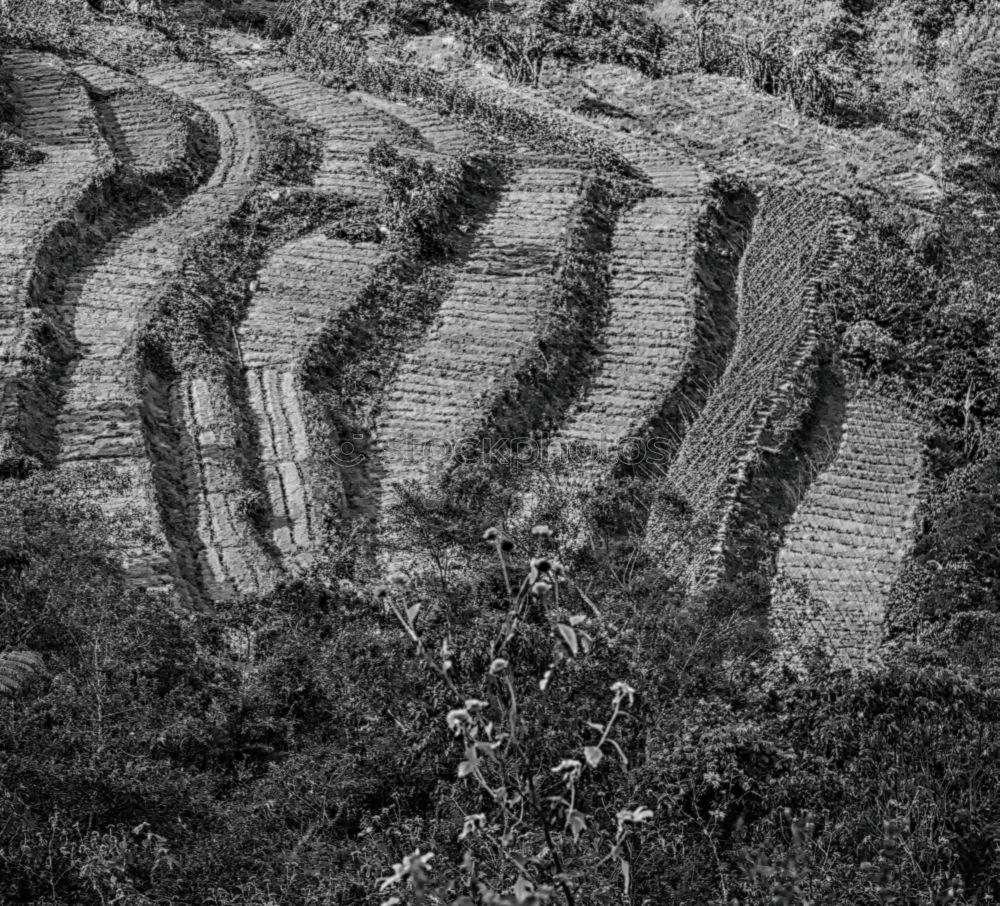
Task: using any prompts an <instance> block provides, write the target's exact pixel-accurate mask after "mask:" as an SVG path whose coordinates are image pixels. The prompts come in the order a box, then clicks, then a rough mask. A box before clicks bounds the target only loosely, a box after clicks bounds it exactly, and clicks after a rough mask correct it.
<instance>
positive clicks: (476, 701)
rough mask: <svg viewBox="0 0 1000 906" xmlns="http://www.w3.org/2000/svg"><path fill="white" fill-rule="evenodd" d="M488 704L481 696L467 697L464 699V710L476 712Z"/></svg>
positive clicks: (471, 712)
mask: <svg viewBox="0 0 1000 906" xmlns="http://www.w3.org/2000/svg"><path fill="white" fill-rule="evenodd" d="M489 704H490V703H489V702H484V701H483V700H482V699H481V698H467V699H466V700H465V710H466V711H468V712H469V714H476V713H477V712H479V711H482V710H483V708H488V707H489Z"/></svg>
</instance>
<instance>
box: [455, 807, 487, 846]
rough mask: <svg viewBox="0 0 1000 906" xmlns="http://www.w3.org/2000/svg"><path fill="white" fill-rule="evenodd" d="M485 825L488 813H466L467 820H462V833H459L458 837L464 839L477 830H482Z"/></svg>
mask: <svg viewBox="0 0 1000 906" xmlns="http://www.w3.org/2000/svg"><path fill="white" fill-rule="evenodd" d="M485 826H486V815H484V814H483V813H482V812H480V813H479V814H478V815H466V817H465V821H463V822H462V833H460V834H459V835H458V839H459V840H464V839H465V838H466V837H470V836H472V834H474V833H476V832H477V831H480V830H482V829H483V828H484V827H485Z"/></svg>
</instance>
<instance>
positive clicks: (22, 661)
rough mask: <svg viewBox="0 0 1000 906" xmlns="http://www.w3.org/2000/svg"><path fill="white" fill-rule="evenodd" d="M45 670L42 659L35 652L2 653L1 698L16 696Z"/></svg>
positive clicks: (0, 663)
mask: <svg viewBox="0 0 1000 906" xmlns="http://www.w3.org/2000/svg"><path fill="white" fill-rule="evenodd" d="M44 669H45V665H44V662H43V661H42V659H41V657H40V656H39V655H38V654H36V653H35V652H33V651H6V652H3V653H0V696H3V695H7V696H10V695H15V694H16V693H18V692H19V691H20V690H21V689H22V688H23V687H24V686H25V685H26V684H27V683H28V682H29V681H30V680H31V679H32V678H34V677H35V676H38V675H39V674H40V673H42V672H43V671H44Z"/></svg>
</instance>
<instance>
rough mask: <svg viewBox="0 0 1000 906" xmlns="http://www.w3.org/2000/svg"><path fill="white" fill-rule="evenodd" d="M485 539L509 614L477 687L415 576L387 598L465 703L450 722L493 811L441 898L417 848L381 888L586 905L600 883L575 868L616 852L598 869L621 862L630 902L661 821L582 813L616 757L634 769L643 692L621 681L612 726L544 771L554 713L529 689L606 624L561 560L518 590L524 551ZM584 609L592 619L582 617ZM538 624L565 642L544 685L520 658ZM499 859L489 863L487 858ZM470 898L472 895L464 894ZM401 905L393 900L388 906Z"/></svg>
mask: <svg viewBox="0 0 1000 906" xmlns="http://www.w3.org/2000/svg"><path fill="white" fill-rule="evenodd" d="M532 534H533V536H534V538H535V539H536V542H537V543H540V544H541V545H543V546H544V545H545V542H546V541H547V540H548V539H549V538H550V537H551V531H550V529H549V528H548V526H546V525H538V526H535V528H534V529H533V530H532ZM483 540H484V541H485V542H486V543H488V544H490V545H491V546H492V547H493V548H494V550H495V552H496V555H497V558H498V560H499V563H500V567H501V570H502V573H503V576H504V582H505V585H506V588H507V597H508V610H507V614H506V617H505V618H504V620H503V622H502V624H501V626H500V630H499V632H498V633H497V634H496V635H495V636H494V637H493V639H492V641H491V642H490V644H489V652H488V653H489V665H488V667H487V668H486V671H485V675H484V676H482V677H480V678H478V679H477V680H476V681H475V683H474V684H470V680H472V679H473V677H472V676H467V677H465V682H461V680H460V679H459V678H458V676H457V673H458V671H457V670H456V661H457V660H458V659H459V658H461V657H462V652H461V651H459V650H456V649H453V645H452V643H450V642H449V640H448V638H447V637H445V639H444V640H443V641H442V644H441V647H440V650H439V652H438V653H437V654H432V653H431V649H430V648H429V647H428V644H427V643H426V641H425V639H424V638H423V636H422V635H421V633H420V632H419V631H418V629H417V620H418V618H419V614H420V610H421V603H420V602H419V601H416V602H415V603H409V599H408V596H407V592H406V588H407V582H406V578H405V577H404V576H402V575H396V576H394V577H393V580H392V584H391V586H390V587H383V588H381V589H379V590H378V592H377V596H378V597H379V598H380V599H382V600H383V601H385V603H386V606H387V607H388V608H389V609H390V611H391V612H392V613H393V615H394V616H395V617H396V619H397V620H398V622H399V624H400V625H401V626H402V628H403V630H404V631H405V632H406V634H407V636H409V638H410V639H411V641H412V642H413V643H414V645H415V647H416V651H417V654H418V656H419V657H420V658H421V659H422V660H423V662H424V663H425V664H426V666H427V667H428V668H429V669H430V670H431V671H432V672H433V674H434V675H435V676H436V677H437V678H438V680H439V681H440V682H441V683H442V684H443V685H444V687H445V688H446V689H447V690H448V693H449V695H450V698H451V700H452V703H453V704H454V707H453V708H452V709H451V710H449V711H448V712H447V714H446V716H445V720H446V722H447V725H448V729H449V730H450V731H451V732H452V733H453V734H454V736H455V737H456V738H457V739H458V740H459V745H460V748H461V750H462V758H461V760H460V761H459V763H458V767H457V774H458V778H459V780H465V781H467V783H468V784H469V785H470V786H472V787H474V788H476V789H477V792H478V794H479V798H480V799H481V800H482V802H483V804H484V805H485V807H486V808H485V810H484V811H482V812H477V813H475V814H468V815H466V816H465V817H464V818H463V821H462V831H461V833H460V834H459V836H458V842H460V843H463V844H464V850H465V851H464V854H463V857H462V862H461V879H460V881H457V882H456V881H453V882H452V883H450V884H448V885H446V886H444V887H440V888H437V889H436V890H432V888H431V887H430V884H429V875H430V870H429V864H430V860H431V858H432V857H433V853H423V854H421V853H420V851H419V850H417V851H415V852H414V853H413V854H412V855H411V856H408V857H406V858H405V859H403V861H402V862H400V863H397V865H396V866H395V868H394V870H393V873H392V874H391V875H390V876H389V877H387V878H385V879H384V880H383V882H382V885H381V889H382V890H383V891H385V890H388V889H391V888H394V887H396V886H397V885H399V884H401V883H403V882H406V883H407V884H408V885H409V886H410V887H411V888H412V889H413V890H414V892H415V894H416V897H417V899H416V902H418V903H430V902H434V901H435V900H434V899H432V897H446V898H447V900H448V902H450V903H452V904H453V906H472V904H473V903H475V902H489V903H494V904H497V906H500V904H512V906H513V904H517V903H529V904H541V903H548V902H553V901H558V900H559V899H562V900H563V901H564V902H565V903H566V904H567V906H574V904H575V903H578V902H587V901H588V900H584V899H583V896H584V894H583V891H584V890H590V893H589V894H588V895H589V896H593V895H594V891H593V884H594V881H595V879H594V878H593V877H590V878H587V877H585V872H584V871H583V869H582V866H580V867H578V866H577V865H576V864H574V862H575V860H576V859H577V858H579V857H580V856H581V855H582V854H589V853H593V852H595V851H600V850H605V854H604V856H603V857H602V858H599V859H598V861H597V862H596V863H595V864H594V865H593V866H592V868H591V869H590V872H588V873H591V872H593V871H596V870H598V869H600V868H601V867H602V866H603V865H604V864H606V863H609V862H610V863H611V864H614V865H617V868H618V870H619V871H620V873H621V877H622V883H623V887H624V894H625V896H627V895H628V892H629V887H630V884H631V862H630V855H629V853H630V848H629V838H630V835H631V832H632V829H633V827H635V826H636V825H640V824H642V823H643V822H644V821H646V820H648V819H649V818H651V817H652V815H653V813H652V812H651V811H650V810H649V809H647V808H644V807H642V806H638V807H632V808H621V809H619V810H618V811H617V813H616V817H615V825H614V826H613V828H611V827H607V826H603V827H602V825H601V822H600V821H599V820H597V819H595V818H594V817H593V816H590V815H587V814H585V813H584V812H583V811H582V810H581V800H582V787H583V784H584V781H585V779H586V777H587V776H588V775H589V774H590V773H591V772H595V771H597V770H598V769H600V767H601V765H602V763H604V762H605V759H606V758H608V756H611V757H615V756H617V758H618V760H619V763H620V767H621V769H622V770H625V771H627V770H628V768H629V760H628V757H627V755H626V754H625V751H624V749H623V748H622V746H621V744H620V743H619V741H618V740H617V739H616V738H615V730H616V724H618V723H620V722H621V721H622V720H623V719H624V718H625V717H627V716H628V714H629V711H630V709H631V708H632V706H633V705H634V703H635V694H636V693H635V689H633V688H632V687H631V686H629V685H628V684H627V683H625V682H623V681H620V680H619V681H616V682H615V683H613V684H612V685H611V693H612V696H611V710H610V714H609V715H608V716H607V717H606V718H605V719H604V720H603V722H598V721H594V720H587V721H586V725H587V727H588V728H589V732H588V733H587V734H585V735H584V737H583V739H581V740H580V743H581V744H580V747H579V750H578V751H576V752H567V753H565V754H566V755H567V756H570V757H563V758H561V759H560V760H559V761H558V762H557V763H556V764H554V765H553V764H549V765H545V764H544V763H542V762H541V761H540V759H539V754H538V752H537V751H536V749H535V746H534V745H533V744H532V740H533V738H534V737H536V736H538V735H539V733H541V732H543V727H544V720H545V716H544V710H543V712H541V713H538V714H537V716H536V717H534V719H533V718H532V713H533V712H532V710H531V709H529V708H527V707H526V706H525V703H524V701H523V698H522V695H523V690H524V686H525V684H526V683H529V684H531V683H534V682H537V686H538V689H539V690H540V691H541V693H542V696H543V697H544V695H545V692H546V690H547V689H548V687H549V686H550V684H552V683H554V682H556V681H557V673H558V672H559V671H560V670H561V669H563V667H564V665H565V664H566V663H567V662H569V661H572V660H574V659H576V658H579V657H584V656H586V654H587V653H588V652H589V651H590V650H591V648H592V646H593V645H594V643H595V638H594V636H593V635H592V634H591V631H590V630H589V626H590V624H591V621H592V620H596V621H598V622H602V621H603V618H602V615H601V613H600V611H599V610H598V609H597V608H596V606H595V605H594V603H593V602H592V601H591V599H590V598H589V597H588V596H587V595H586V593H584V592H583V590H582V589H581V588H580V587H579V586H578V585H577V584H576V583H575V582H574V581H573V580H572V579H571V578H570V576H569V574H568V573H567V571H566V570H565V568H564V567H563V566H562V564H561V563H560V562H559V561H558V560H556V559H552V558H551V557H550V556H545V555H543V556H538V557H535V558H533V559H532V560H531V563H530V568H529V570H528V572H527V573H526V574H525V576H524V577H523V579H522V580H521V581H520V582H519V583H516V585H515V584H512V582H511V564H510V563H508V560H507V557H508V554H509V553H510V551H511V550H512V549H513V543H512V542H511V541H510V540H509V539H507V538H504V537H503V536H502V535H501V533H500V532H499V531H498V530H497V529H495V528H491V529H488V530H487V531H486V532H485V534H484V535H483ZM580 605H584V606H585V607H586V610H587V611H588V612H585V613H584V612H581V613H571V612H570V611H571V610H573V609H574V608H575V607H578V606H580ZM532 621H535V622H539V623H542V624H543V625H544V624H545V623H547V624H548V626H549V628H550V630H551V631H552V635H553V637H554V640H555V642H556V645H555V649H554V651H553V654H552V659H551V660H550V662H549V663H548V666H547V667H546V669H545V670H544V672H543V673H542V675H541V677H539V678H537V679H536V678H535V677H533V676H531V675H530V673H528V674H527V675H526V671H525V670H524V668H523V667H521V666H520V665H519V664H518V650H519V648H520V647H521V645H522V644H523V643H524V642H525V641H527V640H528V634H527V633H526V632H525V626H526V624H528V623H530V622H532ZM543 708H544V704H543ZM595 716H598V715H595ZM536 721H537V723H536ZM587 736H589V737H590V738H589V740H588V739H587ZM572 756H579V757H572ZM487 853H488V854H490V861H489V862H487V861H485V859H484V857H485V855H486V854H487ZM477 857H478V858H477ZM484 865H491V869H492V870H491V871H490V872H489V873H487V872H486V871H484ZM508 877H509V878H511V879H513V882H512V883H511V884H508V883H505V880H506V879H507V878H508ZM505 888H506V890H505ZM459 890H466V891H469V893H466V894H459V893H458V891H459ZM605 893H607V891H605ZM399 902H400V900H399V899H398V898H397V897H391V898H390V899H388V900H386V901H385V902H384V903H383V906H390V904H395V903H399Z"/></svg>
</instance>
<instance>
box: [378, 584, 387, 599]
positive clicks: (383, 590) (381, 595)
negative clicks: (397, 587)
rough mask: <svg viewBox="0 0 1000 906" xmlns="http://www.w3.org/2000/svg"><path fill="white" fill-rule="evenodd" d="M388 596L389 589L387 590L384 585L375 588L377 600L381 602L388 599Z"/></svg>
mask: <svg viewBox="0 0 1000 906" xmlns="http://www.w3.org/2000/svg"><path fill="white" fill-rule="evenodd" d="M388 596H389V589H388V588H386V587H385V586H384V585H379V586H377V587H376V588H375V597H376V598H379V599H380V600H381V599H382V598H387V597H388Z"/></svg>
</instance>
